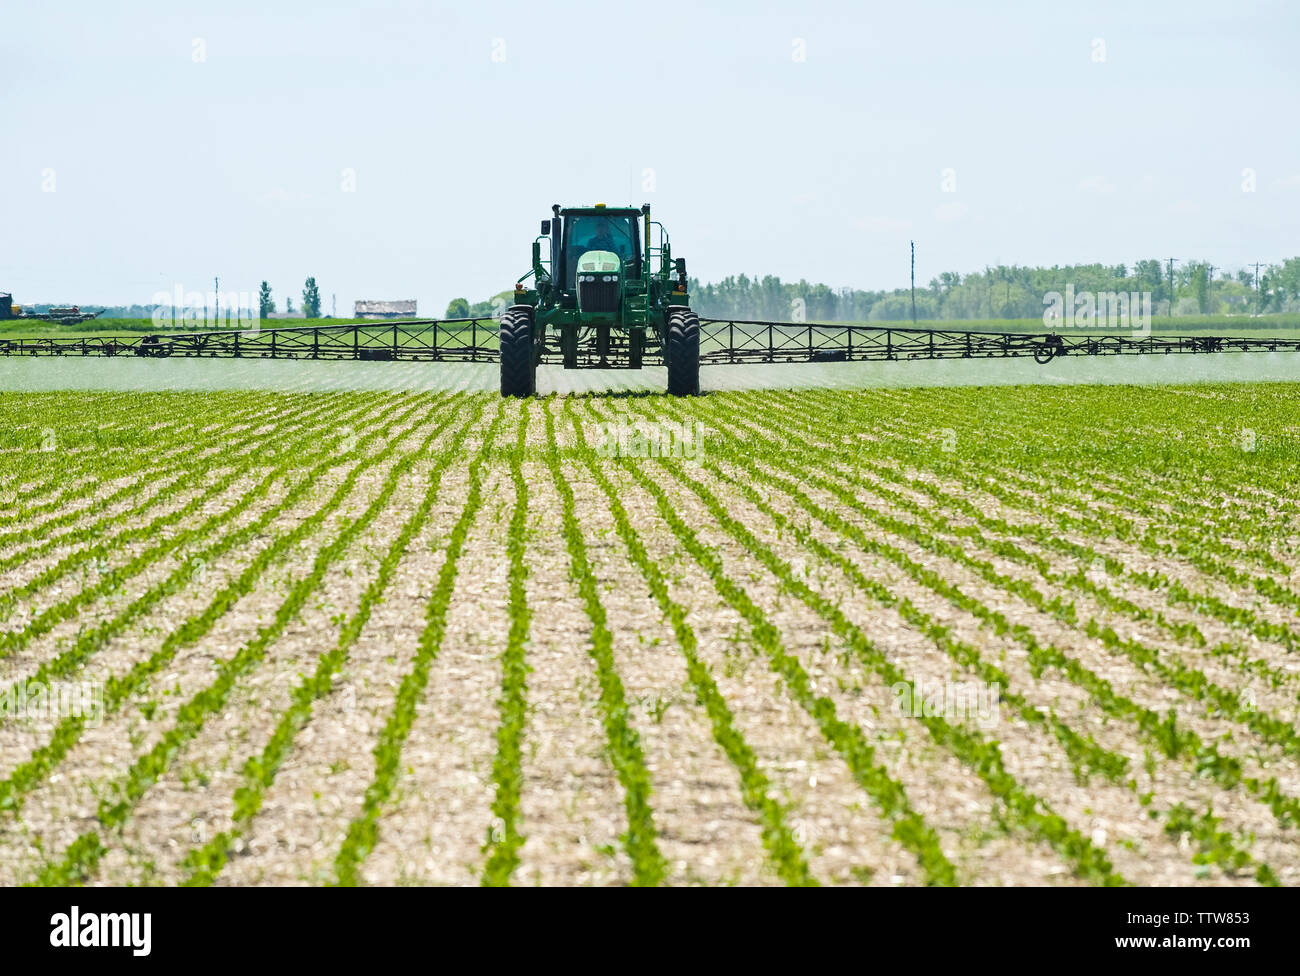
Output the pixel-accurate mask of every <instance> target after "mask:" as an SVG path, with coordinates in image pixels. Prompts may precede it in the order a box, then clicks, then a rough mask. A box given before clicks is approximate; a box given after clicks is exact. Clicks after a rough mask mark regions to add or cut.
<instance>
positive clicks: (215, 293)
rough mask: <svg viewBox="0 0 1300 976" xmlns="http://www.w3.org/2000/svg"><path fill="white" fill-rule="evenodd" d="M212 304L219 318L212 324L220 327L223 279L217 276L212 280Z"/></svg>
mask: <svg viewBox="0 0 1300 976" xmlns="http://www.w3.org/2000/svg"><path fill="white" fill-rule="evenodd" d="M212 304H213V307H214V308H215V310H216V316H217V320H216V321H215V322H213V323H212V324H213V325H216V326H218V327H219V326H220V325H221V279H220V278H218V277H216V276H215V275H214V276H213V278H212Z"/></svg>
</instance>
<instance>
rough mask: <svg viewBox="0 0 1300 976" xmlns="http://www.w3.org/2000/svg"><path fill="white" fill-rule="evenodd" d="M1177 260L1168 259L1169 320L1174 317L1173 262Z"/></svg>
mask: <svg viewBox="0 0 1300 976" xmlns="http://www.w3.org/2000/svg"><path fill="white" fill-rule="evenodd" d="M1177 260H1178V259H1177V258H1170V259H1169V317H1170V318H1173V317H1174V297H1175V294H1176V289H1175V287H1174V262H1175V261H1177Z"/></svg>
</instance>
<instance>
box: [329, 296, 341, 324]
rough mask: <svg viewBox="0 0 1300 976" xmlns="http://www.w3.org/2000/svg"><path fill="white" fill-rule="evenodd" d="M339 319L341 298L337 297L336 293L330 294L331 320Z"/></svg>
mask: <svg viewBox="0 0 1300 976" xmlns="http://www.w3.org/2000/svg"><path fill="white" fill-rule="evenodd" d="M338 317H339V296H338V295H336V294H335V293H334V292H330V318H332V319H336V318H338Z"/></svg>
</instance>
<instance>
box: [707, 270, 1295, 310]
mask: <svg viewBox="0 0 1300 976" xmlns="http://www.w3.org/2000/svg"><path fill="white" fill-rule="evenodd" d="M1172 270H1173V274H1172V277H1171V275H1170V266H1169V263H1168V262H1167V261H1165V262H1161V261H1160V260H1158V259H1154V258H1153V259H1150V260H1145V261H1138V262H1136V263H1135V264H1134V265H1133V266H1132V267H1129V266H1127V265H1124V264H1116V265H1104V264H1079V265H1053V266H1052V267H1050V268H1045V267H1025V266H1021V265H1009V266H1008V265H998V266H997V267H985V268H984V270H983V271H976V272H972V273H970V274H967V275H965V276H963V275H961V274H959V273H957V272H955V271H945V272H943V273H942V274H940V275H938V276H937V277H935V278H931V279H930V281H929V283H928V284H927V285H925V286H921V285H920V284H918V285H917V288H916V299H915V300H916V318H917V319H1037V318H1042V315H1043V311H1044V308H1045V307H1046V306H1045V304H1044V296H1046V295H1047V294H1048V293H1049V292H1060V293H1064V292H1065V290H1066V287H1067V285H1072V286H1073V289H1074V291H1075V293H1076V294H1077V293H1079V292H1083V291H1090V292H1093V293H1099V292H1150V293H1151V298H1152V305H1153V308H1154V310H1155V314H1156V315H1215V314H1231V313H1236V314H1252V313H1260V314H1265V313H1274V312H1300V257H1295V258H1288V259H1287V260H1285V261H1283V262H1282V263H1281V264H1274V265H1268V266H1264V265H1262V264H1261V265H1260V267H1259V269H1258V272H1259V277H1258V285H1257V284H1256V276H1255V271H1253V270H1243V271H1238V272H1236V273H1235V274H1231V273H1229V272H1227V271H1224V270H1222V269H1219V268H1216V267H1215V266H1214V265H1211V264H1210V263H1208V262H1205V261H1187V262H1182V263H1179V262H1175V263H1174V265H1173V269H1172ZM690 295H691V306H692V307H693V308H694V309H695V310H696V311H697V312H699V314H701V315H704V316H707V317H709V318H731V319H758V320H771V321H790V320H794V321H799V320H807V321H810V322H817V321H822V322H854V321H858V322H861V321H879V322H902V321H905V320H910V319H911V318H912V292H911V290H910V289H909V288H895V289H893V290H892V291H862V290H859V289H854V288H838V289H836V288H831V287H830V286H829V285H825V284H810V283H808V282H807V281H804V280H802V279H801V280H800V281H798V282H785V281H782V280H781V279H780V278H778V277H776V276H775V275H765V276H763V277H762V278H759V277H758V276H757V275H755V276H754V277H752V278H751V277H749V276H748V275H744V274H742V275H733V276H728V277H726V278H724V279H722V280H721V281H718V282H711V283H704V282H701V281H699V280H698V279H695V278H692V279H691V280H690Z"/></svg>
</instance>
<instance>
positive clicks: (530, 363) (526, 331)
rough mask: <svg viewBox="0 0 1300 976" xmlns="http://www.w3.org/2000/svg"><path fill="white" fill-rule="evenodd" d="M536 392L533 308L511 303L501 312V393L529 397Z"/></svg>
mask: <svg viewBox="0 0 1300 976" xmlns="http://www.w3.org/2000/svg"><path fill="white" fill-rule="evenodd" d="M536 392H537V362H536V359H535V357H534V356H533V309H532V306H529V305H512V306H510V308H508V309H506V311H505V314H504V315H502V316H501V395H502V396H514V397H527V396H532V395H533V394H534V393H536Z"/></svg>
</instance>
